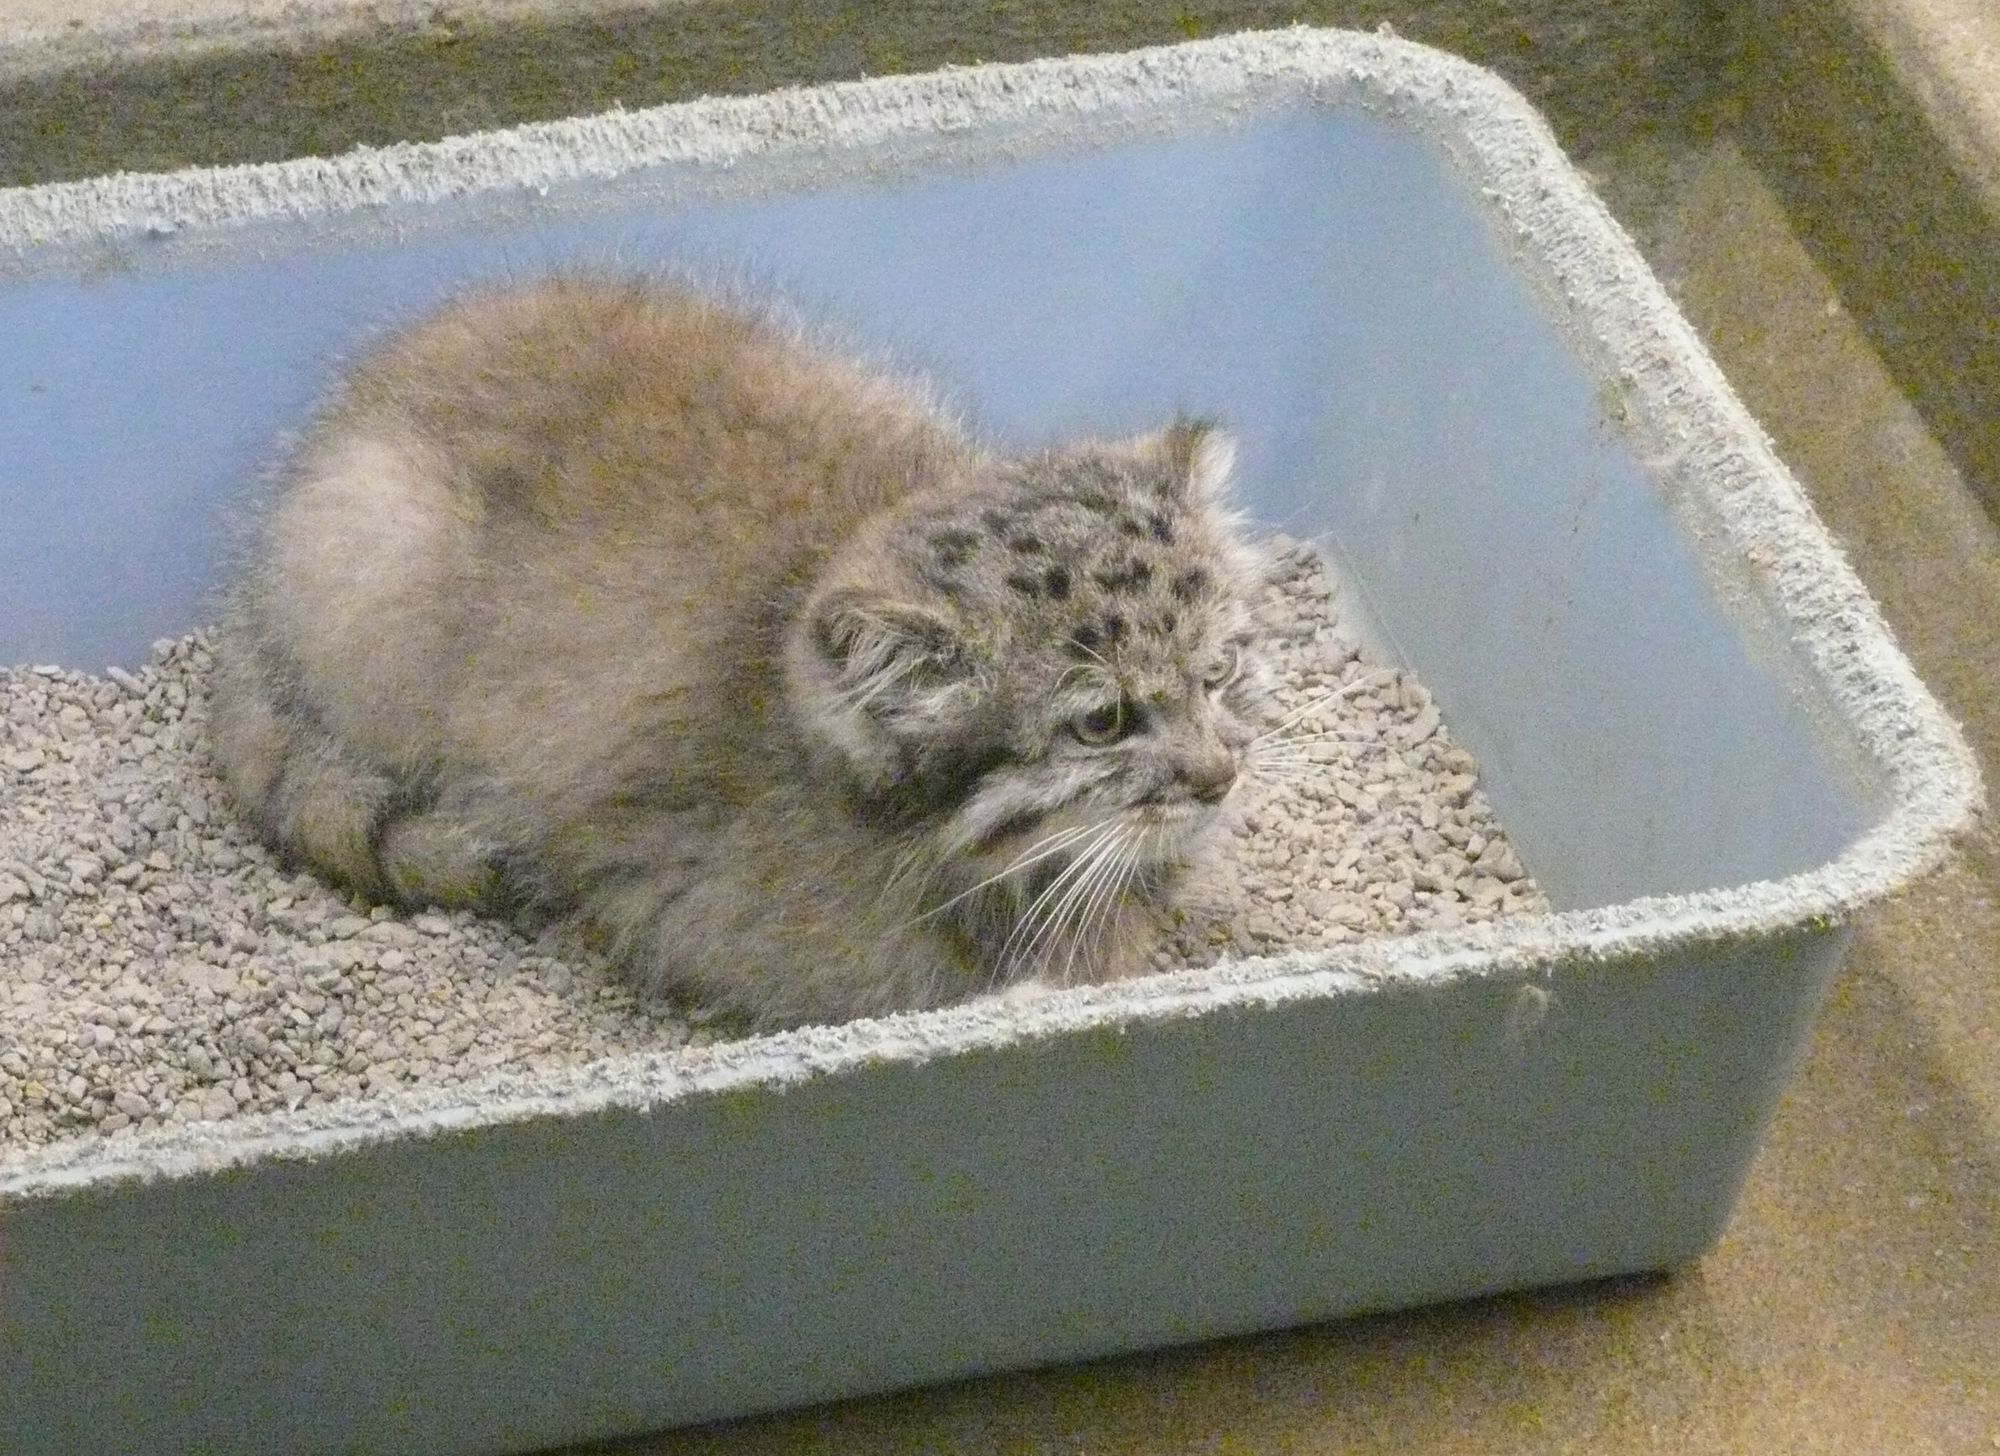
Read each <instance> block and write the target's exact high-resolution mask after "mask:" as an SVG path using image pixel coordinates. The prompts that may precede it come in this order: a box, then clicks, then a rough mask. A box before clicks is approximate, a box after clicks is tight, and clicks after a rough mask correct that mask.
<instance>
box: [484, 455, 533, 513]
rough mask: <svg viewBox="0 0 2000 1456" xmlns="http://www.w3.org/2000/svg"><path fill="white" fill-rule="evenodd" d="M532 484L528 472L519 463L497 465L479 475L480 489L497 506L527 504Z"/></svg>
mask: <svg viewBox="0 0 2000 1456" xmlns="http://www.w3.org/2000/svg"><path fill="white" fill-rule="evenodd" d="M532 484H533V482H532V481H531V480H530V479H529V478H528V472H527V471H525V470H523V469H522V468H521V467H520V466H518V465H495V466H494V467H493V468H492V469H490V470H486V471H484V472H482V473H481V475H480V477H479V488H480V491H481V492H482V493H483V494H484V495H485V497H486V499H487V501H488V502H489V503H491V504H493V505H497V506H513V507H521V506H525V505H527V504H528V495H529V487H530V486H531V485H532Z"/></svg>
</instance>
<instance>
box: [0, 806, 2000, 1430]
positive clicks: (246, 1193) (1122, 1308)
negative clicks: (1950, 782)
mask: <svg viewBox="0 0 2000 1456" xmlns="http://www.w3.org/2000/svg"><path fill="white" fill-rule="evenodd" d="M1961 788H1962V786H1961ZM1967 792H1969V790H1963V789H1962V791H1961V793H1960V797H1961V798H1963V797H1965V794H1966V793H1967ZM1709 929H1710V930H1711V931H1717V932H1718V933H1708V934H1698V935H1689V934H1678V935H1676V934H1675V933H1674V932H1673V930H1672V927H1666V926H1663V927H1661V931H1662V937H1661V938H1660V939H1658V940H1656V941H1655V942H1652V943H1645V942H1640V943H1636V944H1635V943H1634V942H1633V941H1632V939H1631V937H1626V938H1625V939H1624V940H1623V941H1622V942H1617V944H1615V945H1614V943H1613V942H1610V941H1600V942H1597V943H1596V944H1597V947H1598V948H1597V949H1595V950H1593V948H1592V946H1593V942H1592V939H1591V937H1589V936H1588V935H1580V936H1576V937H1574V938H1573V940H1572V941H1571V942H1570V943H1568V945H1567V947H1566V948H1565V947H1563V946H1556V947H1554V948H1553V949H1549V950H1546V951H1544V952H1534V951H1527V952H1523V953H1519V954H1513V955H1511V956H1502V955H1495V956H1491V957H1486V958H1484V959H1482V957H1481V956H1479V955H1478V954H1469V955H1461V956H1459V957H1458V958H1457V960H1456V961H1455V962H1453V960H1452V957H1450V956H1443V957H1441V958H1439V959H1438V961H1437V964H1438V965H1440V966H1446V967H1447V968H1449V967H1450V966H1452V965H1455V966H1456V971H1455V973H1451V974H1440V975H1437V976H1436V977H1434V978H1432V979H1429V980H1425V979H1421V978H1407V979H1403V980H1400V981H1396V982H1395V983H1393V984H1387V985H1384V984H1370V983H1368V982H1367V981H1366V980H1365V979H1364V978H1362V977H1359V976H1356V975H1351V974H1343V973H1342V972H1340V971H1337V970H1334V969H1330V968H1327V969H1322V970H1321V971H1320V972H1319V973H1317V974H1315V975H1305V976H1294V977H1292V978H1290V979H1274V980H1270V981H1266V982H1258V981H1256V980H1255V979H1254V978H1253V979H1248V980H1239V981H1237V982H1235V983H1233V985H1231V984H1224V985H1222V986H1220V987H1219V988H1218V989H1217V990H1216V991H1215V992H1214V993H1213V994H1212V995H1207V996H1204V995H1203V994H1200V993H1197V994H1195V995H1193V996H1190V997H1184V998H1182V1000H1181V1001H1179V1002H1177V1003H1175V1004H1174V1005H1173V1006H1172V1007H1170V1008H1168V1009H1166V1010H1165V1011H1163V1012H1161V1013H1159V1014H1142V1015H1125V1014H1108V1015H1096V1016H1092V1017H1087V1018H1084V1019H1082V1020H1079V1021H1076V1022H1074V1023H1073V1024H1068V1025H1060V1024H1045V1025H1043V1026H1042V1027H1041V1028H1040V1029H1039V1030H1037V1029H1035V1028H1033V1027H1030V1028H1029V1029H1028V1030H1027V1031H1026V1033H1025V1034H1020V1035H1014V1034H1009V1033H1004V1032H1003V1033H1002V1034H999V1035H996V1036H994V1037H992V1038H989V1039H987V1040H986V1041H984V1042H974V1043H970V1044H961V1045H959V1046H958V1047H956V1048H955V1049H954V1050H953V1051H952V1053H951V1054H947V1055H938V1056H934V1057H929V1058H924V1057H915V1058H905V1059H897V1058H894V1057H884V1058H881V1059H876V1060H872V1061H871V1060H867V1059H863V1060H860V1061H854V1060H848V1061H845V1062H840V1063H839V1064H838V1065H833V1066H830V1068H829V1069H826V1070H822V1071H820V1072H818V1073H816V1074H809V1075H804V1076H801V1077H797V1078H790V1079H786V1078H773V1079H770V1080H768V1081H764V1082H756V1081H745V1082H739V1083H738V1084H737V1085H734V1086H717V1087H713V1088H709V1089H706V1090H702V1089H697V1090H694V1091H691V1092H684V1093H682V1094H681V1095H678V1096H675V1097H673V1098H672V1099H671V1100H662V1101H660V1102H657V1103H651V1104H649V1103H648V1102H647V1100H646V1099H644V1098H636V1099H626V1100H624V1101H622V1102H620V1101H617V1100H609V1101H605V1102H603V1103H601V1104H600V1105H597V1106H595V1107H594V1108H592V1109H584V1110H576V1107H575V1104H571V1106H570V1108H569V1109H568V1110H565V1111H555V1110H551V1111H548V1112H543V1113H535V1114H530V1115H526V1116H521V1117H514V1118H501V1119H498V1120H494V1121H491V1122H485V1123H481V1122H479V1121H478V1120H477V1119H476V1118H474V1119H467V1120H465V1122H464V1125H461V1126H457V1127H451V1126H448V1125H441V1124H439V1123H436V1122H434V1123H433V1124H432V1126H431V1127H430V1128H429V1129H427V1130H426V1134H427V1135H422V1136H405V1137H396V1136H389V1137H384V1138H382V1139H381V1140H379V1141H376V1140H373V1139H361V1140H357V1141H349V1142H347V1143H344V1144H339V1145H338V1146H337V1147H333V1148H329V1149H328V1150H327V1151H325V1152H324V1153H323V1154H322V1155H321V1156H318V1157H311V1158H297V1157H294V1156H290V1155H289V1154H290V1153H292V1152H295V1151H296V1149H295V1148H293V1149H287V1148H285V1147H283V1146H280V1145H279V1142H277V1141H274V1142H273V1143H272V1144H271V1145H270V1146H269V1147H268V1148H266V1150H265V1151H266V1152H268V1153H269V1154H271V1155H270V1156H265V1157H254V1156H253V1157H249V1158H247V1159H241V1160H238V1159H232V1160H231V1161H232V1162H234V1163H235V1166H231V1167H228V1168H227V1169H225V1170H221V1171H210V1172H208V1173H206V1174H204V1175H201V1176H185V1175H182V1176H165V1177H158V1178H152V1179H145V1180H140V1181H129V1180H125V1179H121V1178H118V1177H115V1176H112V1177H95V1176H93V1175H92V1172H91V1170H90V1169H88V1168H85V1167H80V1168H79V1170H78V1172H77V1174H76V1176H75V1177H74V1178H73V1179H71V1180H68V1181H67V1183H65V1181H64V1180H62V1179H58V1180H56V1182H55V1183H52V1184H49V1185H47V1186H44V1187H42V1188H40V1189H39V1190H38V1191H37V1193H36V1195H35V1196H32V1197H24V1198H20V1199H18V1200H16V1201H15V1202H14V1203H13V1204H12V1206H11V1207H8V1208H7V1209H6V1212H5V1214H4V1218H0V1240H4V1243H3V1244H0V1261H4V1262H0V1301H4V1303H3V1304H0V1316H3V1317H4V1325H0V1388H4V1389H5V1391H6V1392H7V1399H6V1403H5V1405H4V1407H0V1434H4V1435H5V1437H6V1441H5V1444H6V1445H7V1447H8V1449H19V1450H22V1451H36V1450H65V1449H74V1448H75V1447H76V1446H77V1445H78V1444H79V1443H80V1442H83V1443H87V1444H88V1445H90V1446H93V1447H95V1448H98V1449H119V1448H123V1447H131V1448H134V1449H152V1450H172V1449H216V1450H235V1449H241V1450H257V1449H289V1450H299V1451H309V1450H347V1449H413V1448H415V1449H425V1450H434V1451H450V1450H465V1451H472V1450H492V1449H531V1448H533V1447H535V1446H538V1445H546V1444H549V1443H552V1442H555V1441H559V1440H572V1439H578V1438H582V1437H587V1436H592V1435H608V1434H612V1433H615V1432H619V1431H628V1430H637V1429H643V1428H647V1427H653V1426H658V1425H662V1424H668V1423H672V1422H676V1421H682V1420H692V1419H699V1418H704V1417H713V1416H720V1415H727V1414H734V1413H738V1412H744V1411H749V1410H754V1409H761V1408H767V1407H773V1406H781V1405H788V1404H794V1403H797V1402H801V1401H806V1400H813V1399H820V1398H826V1397H831V1396H836V1395H843V1394H851V1393H856V1392H859V1391H864V1390H871V1389H879V1388H883V1387H885V1386H891V1385H898V1384H906V1383H912V1382H918V1381H925V1380H931V1379H937V1378H944V1377H948V1376H952V1375H960V1374H969V1373H975V1372H978V1371H982V1370H989V1369H996V1368H1002V1367H1005V1366H1010V1365H1017V1364H1022V1363H1032V1362H1036V1361H1046V1360H1055V1359H1064V1358H1071V1357H1076V1356H1082V1355H1089V1354H1095V1353H1102V1352H1107V1351H1113V1350H1119V1349H1127V1348H1133V1347H1136V1346H1142V1345H1149V1344H1155V1343H1160V1342H1165V1341H1174V1340H1185V1339H1196V1338H1202V1337H1205V1336H1209V1335H1215V1334H1222V1333H1227V1332H1231V1331H1237V1330H1244V1329H1251V1328H1258V1327H1263V1326H1268V1325H1273V1324H1280V1323H1287V1322H1292V1321H1297V1320H1304V1319H1315V1318H1324V1317H1330V1316H1333V1315H1338V1314H1344V1313H1350V1312H1353V1311H1356V1310H1361V1309H1371V1308H1382V1307H1388V1306H1393V1305H1398V1304H1407V1303H1412V1302H1419V1301H1424V1300H1430V1299H1438V1298H1446V1297H1453V1296H1459V1295H1465V1294H1472V1293H1478V1292H1482V1291H1489V1290H1497V1289H1503V1288H1510V1287H1517V1286H1521V1285H1527V1284H1534V1283H1540V1282H1547V1281H1553V1280H1562V1279H1571V1278H1577V1277H1587V1276H1591V1275H1601V1274H1613V1273H1619V1272H1626V1271H1630V1270H1639V1269H1651V1268H1662V1267H1670V1266H1672V1265H1674V1264H1676V1263H1679V1262H1682V1261H1684V1260H1686V1259H1688V1258H1691V1257H1693V1256H1694V1255H1695V1254H1697V1253H1698V1252H1699V1251H1700V1250H1701V1249H1702V1248H1703V1247H1705V1246H1706V1245H1707V1244H1708V1243H1709V1242H1710V1241H1711V1240H1712V1239H1713V1238H1714V1237H1715V1235H1716V1234H1717V1232H1718V1231H1719V1229H1720V1227H1721V1225H1722V1223H1723V1221H1724V1219H1725V1218H1726V1216H1727V1213H1728V1209H1729V1207H1730V1205H1731V1202H1732V1201H1733V1199H1734V1196H1735V1193H1736V1190H1737V1188H1738V1186H1739V1185H1740V1181H1741V1177H1742V1174H1743V1171H1744V1169H1745V1168H1746V1166H1747V1164H1748V1161H1749V1158H1750V1156H1751V1155H1752V1153H1753V1151H1754V1148H1755V1145H1756V1140H1757V1136H1758V1134H1759V1132H1760V1131H1761V1128H1762V1126H1763V1124H1764V1122H1765V1120H1766V1119H1767V1118H1768V1116H1769V1114H1770V1111H1771V1108H1772V1107H1773V1105H1774V1103H1775V1099H1776V1096H1777V1093H1778V1090H1779V1088H1780V1087H1781V1086H1782V1082H1783V1079H1784V1075H1785V1073H1786V1072H1787V1071H1788V1070H1789V1064H1790V1061H1791V1059H1792V1058H1793V1057H1795V1056H1796V1054H1797V1050H1798V1048H1799V1047H1800V1045H1801V1044H1802V1041H1803V1037H1804V1033H1805V1029H1806V1026H1807V1024H1808V1023H1809V1020H1810V1016H1811V1013H1812V1011H1813V1009H1814V1007H1815V1006H1816V1004H1817V1002H1818V999H1819V997H1820V996H1821V995H1822V994H1823V991H1824V987H1825V985H1826V983H1827V980H1828V978H1829V977H1830V975H1831V972H1832V970H1833V968H1834V966H1835V965H1836V964H1837V962H1838V959H1839V955H1840V952H1841V950H1842V948H1843V946H1844V944H1845V933H1844V932H1843V931H1841V930H1839V929H1837V928H1834V927H1833V926H1832V925H1831V924H1830V923H1829V922H1826V921H1824V920H1815V921H1814V922H1813V923H1810V924H1801V925H1795V926H1792V927H1790V928H1784V927H1780V926H1778V925H1775V924H1766V925H1762V926H1755V925H1745V926H1741V927H1738V928H1737V929H1736V930H1735V931H1733V932H1732V931H1730V930H1729V927H1728V926H1727V925H1726V924H1724V923H1723V922H1720V921H1716V922H1711V924H1710V926H1709ZM1620 946H1622V947H1623V948H1619V947H1620ZM1607 947H1609V948H1608V949H1607ZM445 1122H446V1123H448V1122H449V1119H447V1120H445ZM864 1148H866V1149H871V1150H876V1151H874V1152H871V1153H870V1154H869V1155H867V1156H857V1150H858V1149H864Z"/></svg>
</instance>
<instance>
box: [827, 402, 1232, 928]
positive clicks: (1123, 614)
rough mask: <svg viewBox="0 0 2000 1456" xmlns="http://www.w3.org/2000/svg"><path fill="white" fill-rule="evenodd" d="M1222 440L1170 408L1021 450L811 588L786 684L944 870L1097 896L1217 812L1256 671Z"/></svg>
mask: <svg viewBox="0 0 2000 1456" xmlns="http://www.w3.org/2000/svg"><path fill="white" fill-rule="evenodd" d="M1230 454H1231V452H1230V449H1229V446H1228V444H1227V442H1226V441H1225V440H1224V439H1222V438H1221V437H1220V436H1218V435H1216V434H1215V433H1214V432H1213V431H1210V430H1208V429H1206V428H1204V427H1202V426H1199V425H1177V426H1175V427H1173V428H1172V429H1170V430H1168V431H1166V432H1165V433H1163V434H1162V435H1160V436H1156V437H1151V438H1149V439H1147V440H1144V441H1139V442H1130V443H1126V444H1122V445H1110V446H1084V447H1077V448H1074V449H1071V450H1066V451H1059V452H1052V453H1050V454H1047V455H1044V456H1038V457H1033V458H1030V459H1027V460H1022V461H1016V462H1013V463H1011V464H1009V465H1008V466H1006V467H1005V468H1004V469H1002V470H1000V471H999V472H998V473H997V474H996V476H995V478H994V479H993V480H992V481H991V482H990V483H988V484H987V485H985V486H984V488H982V489H981V490H980V491H979V492H977V493H976V494H974V495H971V496H967V497H956V498H954V499H953V500H952V501H951V502H949V503H947V504H943V505H939V506H935V507H932V508H929V509H924V508H921V507H920V508H918V509H916V510H914V511H913V512H912V513H911V514H910V516H909V517H908V518H907V519H905V520H903V521H901V522H899V523H898V525H897V527H896V530H895V532H894V534H893V536H892V537H891V539H890V541H889V542H888V543H887V549H886V551H885V553H884V555H883V557H882V558H880V559H878V560H877V561H876V563H875V570H876V572H877V573H879V574H881V575H882V577H883V580H881V582H880V584H879V585H869V584H865V583H861V582H854V583H848V584H845V585H837V586H835V587H834V588H833V589H832V590H830V591H827V592H825V593H823V594H822V596H821V597H820V598H819V599H818V600H817V601H816V602H815V603H814V606H813V608H812V610H811V611H810V613H809V616H810V628H809V630H808V632H807V634H806V635H805V636H804V638H803V640H802V642H801V643H800V644H799V649H800V650H799V651H795V655H794V678H793V681H794V690H795V692H798V693H799V694H800V696H801V697H802V699H804V706H805V707H806V709H807V711H808V717H809V719H810V720H812V721H814V722H816V723H817V725H818V726H819V728H820V730H821V731H822V732H823V733H825V734H826V735H827V736H828V737H829V738H830V739H831V740H832V741H833V742H834V743H836V744H838V745H839V746H840V747H841V748H842V750H843V751H844V752H846V754H847V755H848V757H849V759H850V761H851V762H853V763H854V764H855V766H856V768H857V769H858V770H859V771H860V772H861V773H862V774H863V776H864V778H866V779H868V780H869V781H870V782H873V783H875V784H877V785H878V786H879V788H880V793H881V802H882V804H883V805H884V809H885V812H890V813H898V814H904V815H907V816H908V817H909V819H910V821H911V823H912V824H922V825H923V826H924V827H925V828H926V829H927V830H928V831H929V832H930V833H931V834H933V835H934V838H935V843H936V844H937V845H938V846H939V848H940V852H941V853H943V854H944V855H945V856H946V857H948V859H949V860H950V861H951V862H952V864H953V865H954V866H955V867H956V869H957V871H958V873H956V874H953V875H950V876H948V877H947V882H948V883H949V882H952V881H959V882H967V883H971V882H977V881H980V880H985V879H997V880H998V881H1001V882H1005V884H1006V885H1007V886H1008V887H1010V888H1011V889H1013V890H1014V891H1015V892H1017V893H1019V894H1030V893H1031V894H1035V895H1040V894H1041V893H1042V892H1043V891H1045V890H1049V887H1050V886H1052V885H1053V886H1054V889H1053V890H1050V893H1052V894H1054V895H1056V896H1059V897H1060V896H1066V895H1069V894H1070V893H1071V890H1072V888H1074V893H1075V894H1076V895H1078V896H1082V895H1087V894H1092V893H1097V892H1098V890H1100V889H1102V888H1103V887H1102V886H1101V885H1100V884H1099V883H1098V882H1099V881H1100V880H1102V881H1104V882H1105V883H1107V884H1108V883H1109V880H1110V879H1111V878H1114V877H1116V876H1118V875H1123V876H1126V877H1128V878H1129V876H1131V875H1133V874H1141V873H1146V872H1148V871H1150V870H1152V869H1156V868H1157V867H1158V866H1160V865H1162V864H1165V863H1170V862H1173V861H1175V860H1177V859H1179V858H1181V857H1182V856H1184V855H1185V854H1186V852H1187V850H1188V848H1189V845H1190V840H1191V839H1192V838H1193V837H1194V836H1196V835H1198V834H1199V833H1200V832H1201V831H1202V830H1203V829H1204V828H1206V827H1207V826H1208V825H1209V824H1210V823H1211V822H1213V820H1214V818H1215V816H1216V814H1217V811H1218V809H1219V808H1220V806H1221V805H1222V804H1223V803H1224V802H1225V801H1226V800H1227V799H1228V797H1229V796H1230V794H1231V792H1232V790H1233V789H1234V787H1235V785H1236V782H1237V780H1238V777H1239V775H1240V774H1241V772H1242V770H1243V760H1244V754H1245V752H1246V750H1247V749H1248V747H1249V744H1250V740H1251V738H1252V736H1253V733H1252V729H1251V728H1250V726H1249V721H1248V720H1249V715H1250V713H1251V711H1252V708H1253V706H1254V705H1255V703H1256V702H1257V701H1258V699H1259V698H1260V696H1261V694H1262V692H1263V691H1264V688H1265V684H1266V682H1267V681H1268V678H1267V673H1266V671H1265V669H1264V668H1263V665H1262V663H1261V662H1260V661H1259V659H1258V656H1257V652H1256V644H1255V639H1254V637H1253V634H1252V632H1251V630H1250V614H1249V607H1248V601H1247V598H1248V596H1249V593H1250V591H1251V589H1252V585H1253V582H1254V581H1255V579H1256V570H1255V567H1254V565H1253V562H1252V558H1251V557H1250V555H1249V553H1248V551H1247V549H1246V548H1245V547H1244V545H1243V544H1242V542H1241V540H1240V537H1239V535H1238V531H1237V527H1236V525H1235V523H1234V521H1233V519H1232V518H1231V517H1230V516H1229V514H1228V512H1227V510H1226V509H1225V507H1224V505H1223V503H1222V493H1223V490H1224V488H1225V485H1226V480H1227V475H1228V470H1229V463H1230ZM802 657H803V659H804V660H803V664H802V662H801V658H802ZM801 666H803V671H801V670H800V669H801ZM1065 874H1067V875H1068V876H1069V879H1068V880H1067V881H1065V880H1063V879H1062V878H1061V877H1062V876H1063V875H1065ZM1085 885H1088V886H1090V887H1091V888H1089V889H1085V888H1079V887H1082V886H1085ZM1105 893H1115V892H1114V891H1105Z"/></svg>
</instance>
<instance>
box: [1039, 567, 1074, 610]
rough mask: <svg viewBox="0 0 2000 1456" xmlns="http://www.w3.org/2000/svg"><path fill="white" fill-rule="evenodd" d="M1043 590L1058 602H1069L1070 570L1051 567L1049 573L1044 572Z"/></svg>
mask: <svg viewBox="0 0 2000 1456" xmlns="http://www.w3.org/2000/svg"><path fill="white" fill-rule="evenodd" d="M1042 590H1044V591H1046V592H1047V593H1048V594H1049V595H1050V596H1051V597H1053V598H1054V599H1055V600H1056V601H1059V602H1066V601H1068V600H1069V572H1068V570H1067V569H1066V568H1064V567H1060V566H1051V567H1050V568H1049V569H1048V570H1047V571H1045V572H1043V573H1042Z"/></svg>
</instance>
